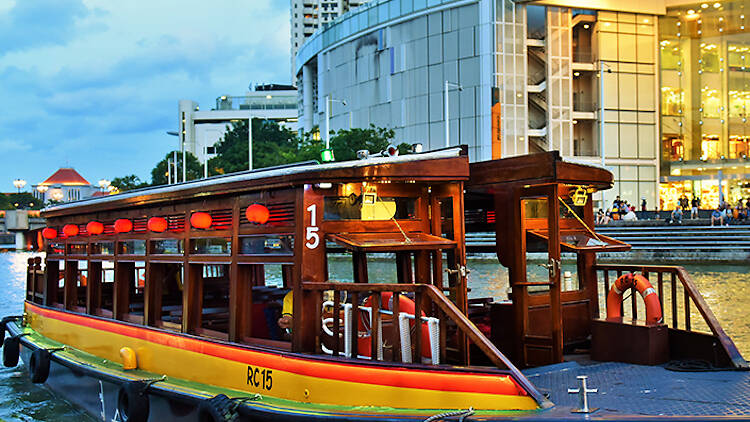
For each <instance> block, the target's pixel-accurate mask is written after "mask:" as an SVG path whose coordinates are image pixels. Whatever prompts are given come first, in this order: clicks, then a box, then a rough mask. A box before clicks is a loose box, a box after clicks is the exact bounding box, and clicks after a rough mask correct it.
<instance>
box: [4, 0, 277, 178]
mask: <svg viewBox="0 0 750 422" xmlns="http://www.w3.org/2000/svg"><path fill="white" fill-rule="evenodd" d="M11 3H13V2H12V1H11V2H10V3H9V0H0V97H2V98H3V100H4V104H6V107H5V108H4V111H3V113H0V153H2V155H3V160H4V165H3V166H2V167H1V168H0V187H3V186H5V188H0V190H7V189H8V187H7V186H6V185H7V184H8V183H9V182H8V183H5V182H4V180H8V181H12V180H13V179H14V178H17V177H23V178H25V179H27V180H29V182H30V183H36V182H38V181H40V180H44V178H46V177H47V176H49V175H50V174H52V172H54V171H55V170H56V169H57V168H59V167H61V166H66V165H69V166H74V167H75V168H76V169H77V170H78V171H79V172H80V173H81V174H82V175H83V176H84V177H86V178H87V179H90V180H98V179H99V178H102V177H107V178H110V179H111V178H113V177H116V176H122V175H124V174H131V173H134V174H137V175H139V176H140V177H141V178H142V179H145V180H148V179H149V177H150V170H151V168H152V167H153V166H154V165H155V164H156V162H157V161H158V160H160V159H161V158H162V157H163V156H164V154H166V152H167V151H169V150H171V149H173V148H174V147H175V145H174V144H175V141H174V138H173V137H170V136H168V135H166V134H165V131H167V130H174V129H175V128H176V126H177V112H176V110H177V102H178V101H179V100H180V99H192V100H195V101H197V102H199V103H200V105H201V109H207V108H210V107H211V106H213V104H214V101H215V99H216V97H218V96H220V95H225V94H228V95H239V94H242V93H244V92H245V91H246V90H247V87H248V84H250V83H251V82H254V83H261V82H278V83H288V82H289V80H290V69H289V10H288V8H289V3H288V0H252V1H250V2H245V3H236V2H232V1H230V0H216V1H215V2H212V3H210V4H209V3H206V2H198V1H183V2H178V1H176V0H174V1H169V0H167V1H164V2H153V3H150V4H148V7H144V4H143V3H141V2H111V1H110V0H84V3H83V4H82V3H80V2H74V1H68V0H65V1H63V0H60V1H56V0H54V1H47V0H45V1H43V2H42V1H22V0H16V1H15V3H13V4H11ZM8 4H11V6H8ZM35 19H36V21H35V22H31V23H30V21H34V20H35ZM27 24H29V25H31V26H32V27H33V26H37V27H38V26H40V25H41V26H45V25H46V26H51V27H53V28H48V27H44V28H36V29H33V28H23V26H24V25H27ZM14 28H15V29H14ZM14 31H16V32H15V33H13V34H11V32H14ZM24 31H25V32H24ZM7 34H10V35H9V37H6V35H7ZM9 44H13V45H12V46H11V47H8V45H9ZM8 105H10V106H8ZM30 152H33V153H30ZM11 188H12V186H11Z"/></svg>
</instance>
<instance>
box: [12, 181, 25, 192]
mask: <svg viewBox="0 0 750 422" xmlns="http://www.w3.org/2000/svg"><path fill="white" fill-rule="evenodd" d="M13 186H15V187H16V189H18V193H21V189H22V188H23V187H24V186H26V181H25V180H23V179H16V180H14V181H13Z"/></svg>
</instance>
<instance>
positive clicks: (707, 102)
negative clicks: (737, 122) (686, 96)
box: [701, 86, 721, 117]
mask: <svg viewBox="0 0 750 422" xmlns="http://www.w3.org/2000/svg"><path fill="white" fill-rule="evenodd" d="M701 107H703V116H704V117H721V98H720V94H719V91H718V90H716V89H713V88H710V87H708V86H705V87H703V88H702V89H701Z"/></svg>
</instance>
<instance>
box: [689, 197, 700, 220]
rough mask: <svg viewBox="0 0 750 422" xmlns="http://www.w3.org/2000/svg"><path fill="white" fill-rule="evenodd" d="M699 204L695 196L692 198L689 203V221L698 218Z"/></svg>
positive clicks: (698, 199)
mask: <svg viewBox="0 0 750 422" xmlns="http://www.w3.org/2000/svg"><path fill="white" fill-rule="evenodd" d="M700 204H701V200H700V198H698V197H697V196H693V199H692V201H690V205H691V207H690V219H691V220H695V219H696V218H698V207H699V206H700Z"/></svg>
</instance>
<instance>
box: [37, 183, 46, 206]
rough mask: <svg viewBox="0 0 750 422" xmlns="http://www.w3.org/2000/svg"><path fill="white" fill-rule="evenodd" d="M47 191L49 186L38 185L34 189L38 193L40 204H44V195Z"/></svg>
mask: <svg viewBox="0 0 750 422" xmlns="http://www.w3.org/2000/svg"><path fill="white" fill-rule="evenodd" d="M48 190H49V186H47V185H38V186H37V187H36V191H37V192H39V195H40V198H39V199H41V200H42V202H44V193H45V192H47V191H48Z"/></svg>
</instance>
